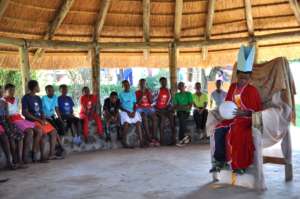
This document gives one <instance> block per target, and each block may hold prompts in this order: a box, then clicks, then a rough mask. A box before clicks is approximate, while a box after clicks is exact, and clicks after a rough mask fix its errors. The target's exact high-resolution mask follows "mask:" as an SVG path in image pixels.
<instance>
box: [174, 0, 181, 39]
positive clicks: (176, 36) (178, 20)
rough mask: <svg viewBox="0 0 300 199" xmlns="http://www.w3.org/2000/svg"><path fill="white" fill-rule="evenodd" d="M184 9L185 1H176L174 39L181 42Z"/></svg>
mask: <svg viewBox="0 0 300 199" xmlns="http://www.w3.org/2000/svg"><path fill="white" fill-rule="evenodd" d="M182 9H183V0H176V5H175V23H174V39H175V41H179V39H180V32H181V24H182Z"/></svg>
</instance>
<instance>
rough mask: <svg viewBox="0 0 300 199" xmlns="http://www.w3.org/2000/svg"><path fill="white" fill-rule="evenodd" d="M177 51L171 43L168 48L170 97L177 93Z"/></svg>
mask: <svg viewBox="0 0 300 199" xmlns="http://www.w3.org/2000/svg"><path fill="white" fill-rule="evenodd" d="M178 54H179V51H178V49H177V47H176V44H175V43H172V44H171V45H170V47H169V70H170V71H169V73H170V84H171V92H172V95H175V93H176V92H177V57H178Z"/></svg>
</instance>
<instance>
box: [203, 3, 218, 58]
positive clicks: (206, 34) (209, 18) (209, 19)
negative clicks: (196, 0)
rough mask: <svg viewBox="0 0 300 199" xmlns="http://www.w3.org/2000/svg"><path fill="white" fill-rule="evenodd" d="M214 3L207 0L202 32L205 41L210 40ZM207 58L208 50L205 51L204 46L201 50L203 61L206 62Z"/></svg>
mask: <svg viewBox="0 0 300 199" xmlns="http://www.w3.org/2000/svg"><path fill="white" fill-rule="evenodd" d="M215 3H216V0H209V1H208V6H207V15H206V26H205V32H204V39H205V40H208V39H210V35H211V29H212V26H213V21H214V13H215ZM207 56H208V49H207V47H206V46H204V47H203V48H202V57H203V60H206V59H207Z"/></svg>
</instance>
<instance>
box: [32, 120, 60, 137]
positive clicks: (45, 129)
mask: <svg viewBox="0 0 300 199" xmlns="http://www.w3.org/2000/svg"><path fill="white" fill-rule="evenodd" d="M34 124H35V126H36V127H37V128H40V129H42V132H43V134H49V133H51V132H52V131H54V130H55V129H54V127H53V126H52V125H51V124H50V123H48V122H47V123H46V124H41V123H39V122H37V121H35V122H34Z"/></svg>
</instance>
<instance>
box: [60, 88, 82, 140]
mask: <svg viewBox="0 0 300 199" xmlns="http://www.w3.org/2000/svg"><path fill="white" fill-rule="evenodd" d="M59 91H60V93H61V96H59V97H58V109H59V112H60V116H61V119H62V120H63V121H64V122H66V123H67V127H68V128H71V132H72V136H73V142H74V143H76V144H78V145H80V144H81V138H80V134H81V129H82V127H81V121H80V119H79V118H78V117H76V116H75V115H74V110H73V107H74V105H75V104H74V102H73V100H72V98H71V97H69V96H68V86H67V85H65V84H62V85H60V87H59Z"/></svg>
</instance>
